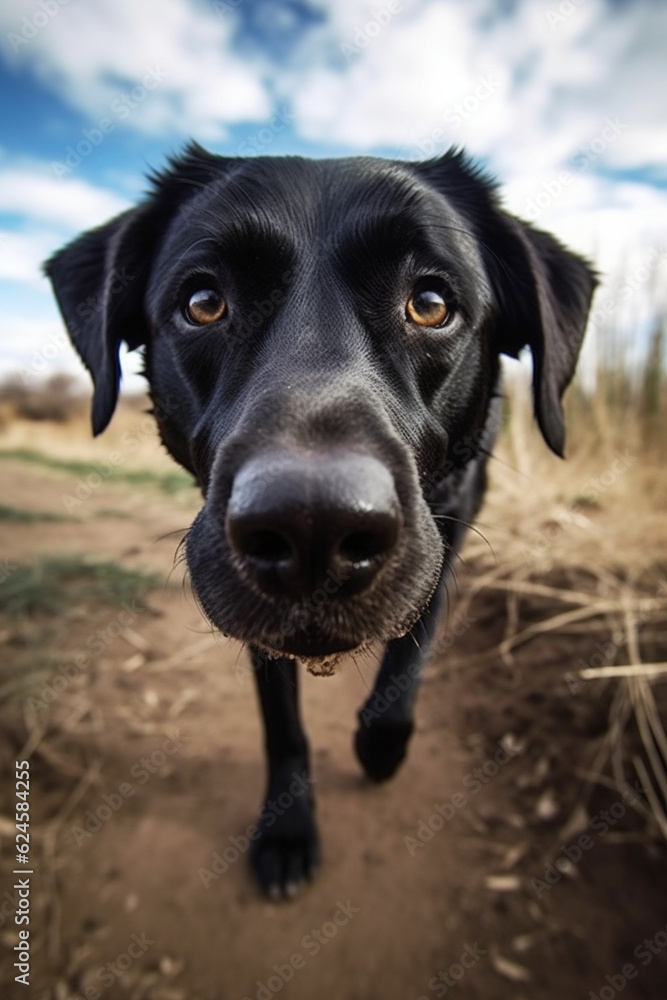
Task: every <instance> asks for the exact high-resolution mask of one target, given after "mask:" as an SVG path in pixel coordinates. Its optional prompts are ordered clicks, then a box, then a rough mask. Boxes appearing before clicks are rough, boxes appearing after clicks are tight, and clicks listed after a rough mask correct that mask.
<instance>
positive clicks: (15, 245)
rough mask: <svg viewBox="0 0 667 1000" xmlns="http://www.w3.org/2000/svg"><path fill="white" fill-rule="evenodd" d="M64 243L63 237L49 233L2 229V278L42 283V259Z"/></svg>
mask: <svg viewBox="0 0 667 1000" xmlns="http://www.w3.org/2000/svg"><path fill="white" fill-rule="evenodd" d="M59 243H62V237H59V236H53V235H51V234H49V233H32V234H27V233H16V232H11V231H9V230H2V231H0V280H2V281H15V282H20V283H21V284H29V285H41V284H43V283H44V281H45V279H44V278H43V276H42V274H41V264H42V261H44V260H46V258H47V257H48V256H49V254H51V253H52V252H53V250H54V249H55V248H56V247H57V246H58V244H59Z"/></svg>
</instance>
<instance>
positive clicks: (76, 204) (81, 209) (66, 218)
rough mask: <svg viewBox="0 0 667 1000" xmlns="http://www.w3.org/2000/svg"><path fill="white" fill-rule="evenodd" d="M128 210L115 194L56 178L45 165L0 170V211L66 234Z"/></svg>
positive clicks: (95, 224) (77, 181)
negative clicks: (57, 229)
mask: <svg viewBox="0 0 667 1000" xmlns="http://www.w3.org/2000/svg"><path fill="white" fill-rule="evenodd" d="M127 207H128V203H127V202H126V201H125V200H124V199H122V198H119V197H118V195H116V194H114V193H113V192H111V191H107V190H105V189H104V188H97V187H94V186H93V185H92V184H88V183H87V182H86V181H82V180H78V179H77V178H74V177H68V178H65V177H63V178H61V179H58V178H56V177H55V175H54V174H53V173H52V172H50V171H49V170H48V168H47V167H46V165H45V164H44V165H41V164H37V165H26V166H24V167H19V166H17V167H5V168H4V169H3V168H0V212H6V213H8V214H15V215H18V216H20V217H22V218H24V219H32V220H35V221H36V222H39V223H40V225H45V224H46V225H50V224H55V225H57V226H62V227H63V228H65V229H67V230H69V231H75V230H77V229H87V228H89V227H90V226H97V225H100V223H102V222H106V220H107V219H109V218H110V217H111V216H113V215H117V214H118V213H119V212H122V211H123V210H124V209H126V208H127Z"/></svg>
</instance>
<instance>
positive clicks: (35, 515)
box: [0, 503, 74, 524]
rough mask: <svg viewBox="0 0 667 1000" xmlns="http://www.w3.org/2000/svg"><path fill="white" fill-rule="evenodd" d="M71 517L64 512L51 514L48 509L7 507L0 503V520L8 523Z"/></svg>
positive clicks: (60, 519) (69, 518)
mask: <svg viewBox="0 0 667 1000" xmlns="http://www.w3.org/2000/svg"><path fill="white" fill-rule="evenodd" d="M73 520H74V518H73V517H66V516H65V515H64V514H53V513H52V512H51V511H48V510H21V508H19V507H7V506H6V505H5V504H3V503H0V521H7V522H9V523H10V524H34V523H35V522H36V521H73Z"/></svg>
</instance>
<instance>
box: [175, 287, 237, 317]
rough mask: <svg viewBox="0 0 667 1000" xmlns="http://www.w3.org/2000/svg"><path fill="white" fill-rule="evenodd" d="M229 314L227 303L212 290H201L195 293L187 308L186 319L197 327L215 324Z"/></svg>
mask: <svg viewBox="0 0 667 1000" xmlns="http://www.w3.org/2000/svg"><path fill="white" fill-rule="evenodd" d="M226 312H227V302H226V301H225V299H223V297H222V295H220V294H219V293H218V292H214V291H213V289H212V288H200V289H199V291H198V292H193V293H192V295H191V296H190V298H189V299H188V303H187V305H186V307H185V318H186V319H187V320H188V321H189V322H190V323H194V324H195V325H196V326H205V325H206V324H207V323H215V321H216V320H217V319H221V318H222V316H224V315H225V313H226Z"/></svg>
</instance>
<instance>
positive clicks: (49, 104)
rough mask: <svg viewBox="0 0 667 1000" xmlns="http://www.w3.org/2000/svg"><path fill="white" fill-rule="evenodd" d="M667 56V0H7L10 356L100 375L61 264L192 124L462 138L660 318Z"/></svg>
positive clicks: (635, 304) (633, 318)
mask: <svg viewBox="0 0 667 1000" xmlns="http://www.w3.org/2000/svg"><path fill="white" fill-rule="evenodd" d="M665 52H667V5H665V4H663V3H661V2H658V0H638V2H621V0H616V2H612V0H562V2H561V0H558V2H545V3H541V2H535V0H504V2H496V3H491V2H490V0H471V2H466V3H464V2H462V0H373V2H364V0H337V2H336V3H334V0H213V2H207V0H141V2H139V0H94V2H93V0H67V2H62V0H60V2H59V0H29V2H25V0H23V2H19V0H3V4H2V8H1V10H0V106H1V107H2V119H3V127H2V130H1V132H0V296H1V297H2V311H1V313H0V324H1V325H0V373H2V372H3V371H7V370H11V369H16V368H18V369H19V370H21V371H22V372H23V374H24V377H26V378H32V377H35V378H36V377H38V375H39V374H40V372H43V371H52V370H55V368H66V369H68V370H71V371H77V370H79V367H78V363H77V361H76V359H75V356H74V354H73V352H72V351H71V349H70V348H69V347H68V346H67V345H66V343H65V341H64V338H63V337H62V327H61V324H60V321H59V318H58V314H57V311H56V309H55V306H54V304H53V300H52V297H51V294H50V291H49V287H48V285H47V283H46V281H45V280H44V279H43V278H42V277H41V275H40V271H39V264H40V261H41V260H43V259H44V257H46V256H48V254H50V253H51V252H52V251H53V250H54V249H56V248H57V247H58V246H60V245H61V244H62V243H63V242H65V241H67V240H68V239H70V238H71V237H72V236H74V235H75V234H76V233H78V232H79V231H81V230H82V229H84V228H87V227H89V226H92V225H97V224H99V223H101V222H103V221H105V220H106V219H107V218H109V217H110V216H111V215H113V214H115V213H116V212H119V211H122V210H123V209H124V208H126V207H128V206H129V205H130V204H131V203H132V202H133V201H134V200H135V199H136V198H137V197H138V196H140V193H141V191H142V190H143V187H144V180H143V177H144V174H145V172H146V170H147V169H148V168H149V167H150V166H159V165H160V164H161V163H163V162H164V158H165V155H166V154H168V153H169V152H173V151H175V150H178V149H179V148H180V146H181V145H182V144H183V143H184V142H185V141H186V140H187V139H188V138H190V137H192V138H195V139H197V140H199V141H200V142H202V143H203V144H204V145H206V146H208V147H209V148H211V149H213V150H215V151H218V152H221V153H225V154H227V155H229V154H238V155H252V154H253V153H255V152H262V153H270V154H280V153H303V154H306V155H313V156H323V155H327V156H330V155H345V154H365V153H374V154H377V155H380V156H392V157H393V156H401V157H404V158H408V159H416V158H420V157H422V156H427V155H433V154H436V153H438V152H444V150H445V149H447V148H448V146H449V145H451V144H454V143H456V144H463V145H464V146H466V147H467V148H468V149H469V150H470V152H471V153H472V154H473V155H474V156H476V157H477V158H478V159H479V160H480V161H481V162H482V163H484V164H486V165H487V166H488V167H489V169H490V170H491V172H493V173H495V174H496V175H497V176H498V177H499V178H500V179H501V181H502V183H503V187H504V191H505V197H506V204H507V206H508V207H509V208H510V209H511V210H513V211H515V212H517V213H518V214H520V215H522V216H523V217H524V218H527V219H530V220H532V221H535V222H536V223H537V224H538V225H540V226H542V227H544V228H547V229H551V230H552V231H554V232H556V233H557V234H558V235H559V236H561V238H563V239H564V240H566V241H567V242H569V243H570V244H571V245H572V246H573V247H575V248H576V249H579V250H581V251H583V252H585V253H588V254H589V255H591V256H593V257H594V258H595V260H596V262H597V263H598V265H599V266H600V267H601V268H602V270H603V271H604V272H605V275H606V284H605V285H604V286H603V288H602V290H601V291H600V292H599V293H598V303H599V304H600V307H602V306H603V305H604V306H605V307H608V308H610V309H611V310H612V311H613V312H614V313H615V314H617V315H618V317H619V319H620V320H622V321H623V322H627V323H628V324H629V328H632V324H634V325H635V329H638V328H640V327H643V326H644V325H645V320H646V313H647V309H648V305H647V303H648V298H649V296H648V295H647V294H646V293H647V290H648V289H649V288H653V287H654V286H655V288H656V289H657V291H656V292H655V294H663V293H664V289H665V288H666V287H667V282H666V281H665V277H667V267H666V263H665V262H666V259H667V255H666V251H667V156H666V154H667V136H666V134H665V122H666V121H667V71H666V68H665V67H666V66H667V60H666V59H665ZM626 286H627V287H626ZM623 288H626V292H627V294H625V293H623V294H620V292H621V290H622V289H623ZM628 289H629V291H628ZM661 289H662V291H661ZM630 293H632V294H630ZM596 325H599V324H596V322H595V321H594V323H593V328H595V326H596ZM594 340H595V338H594V335H593V337H592V338H591V344H594ZM135 367H136V365H134V364H133V362H132V361H131V360H130V363H129V365H128V371H130V372H131V371H132V370H134V368H135Z"/></svg>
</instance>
